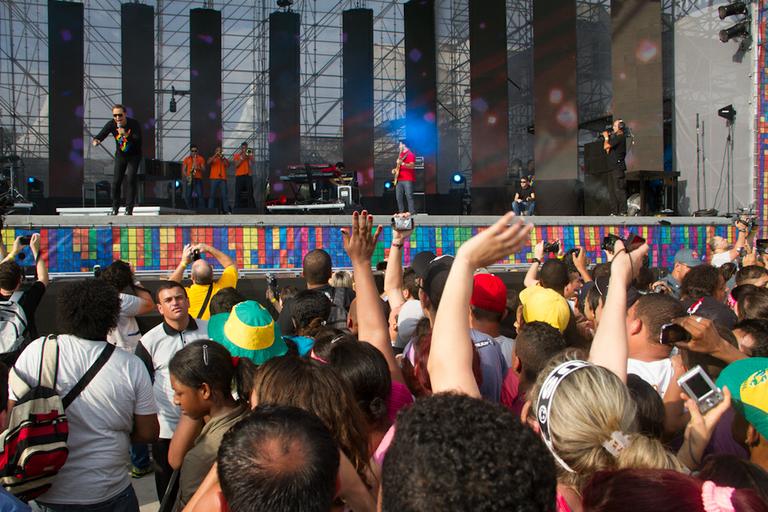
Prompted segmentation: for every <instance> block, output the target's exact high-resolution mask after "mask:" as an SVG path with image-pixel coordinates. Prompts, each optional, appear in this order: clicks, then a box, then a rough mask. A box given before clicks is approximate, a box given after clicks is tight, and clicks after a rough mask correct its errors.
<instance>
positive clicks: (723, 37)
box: [720, 19, 750, 43]
mask: <svg viewBox="0 0 768 512" xmlns="http://www.w3.org/2000/svg"><path fill="white" fill-rule="evenodd" d="M749 25H750V20H749V19H746V20H742V21H740V22H738V23H737V24H735V25H733V26H732V27H728V28H726V29H724V30H721V31H720V41H721V42H723V43H727V42H728V41H730V40H731V39H734V38H736V37H749Z"/></svg>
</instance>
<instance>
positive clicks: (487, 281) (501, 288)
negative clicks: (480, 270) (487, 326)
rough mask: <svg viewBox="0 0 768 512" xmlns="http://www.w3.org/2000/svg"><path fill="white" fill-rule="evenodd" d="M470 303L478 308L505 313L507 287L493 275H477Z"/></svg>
mask: <svg viewBox="0 0 768 512" xmlns="http://www.w3.org/2000/svg"><path fill="white" fill-rule="evenodd" d="M469 303H470V304H471V305H473V306H475V307H476V308H480V309H485V310H487V311H494V312H496V313H503V312H504V310H505V309H507V287H506V286H505V285H504V281H502V280H501V278H499V277H497V276H495V275H493V274H475V282H474V286H473V288H472V299H471V300H470V301H469Z"/></svg>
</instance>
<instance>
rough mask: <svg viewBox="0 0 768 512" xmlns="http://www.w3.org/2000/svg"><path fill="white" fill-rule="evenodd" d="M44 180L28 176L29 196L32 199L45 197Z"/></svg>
mask: <svg viewBox="0 0 768 512" xmlns="http://www.w3.org/2000/svg"><path fill="white" fill-rule="evenodd" d="M43 195H44V194H43V182H42V181H40V180H39V179H37V178H35V177H34V176H30V177H28V178H27V197H29V198H30V199H40V198H42V197H43Z"/></svg>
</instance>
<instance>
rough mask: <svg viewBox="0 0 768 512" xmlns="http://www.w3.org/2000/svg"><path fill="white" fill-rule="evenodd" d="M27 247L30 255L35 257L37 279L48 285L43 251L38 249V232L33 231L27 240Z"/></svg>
mask: <svg viewBox="0 0 768 512" xmlns="http://www.w3.org/2000/svg"><path fill="white" fill-rule="evenodd" d="M29 248H30V250H31V251H32V256H33V257H34V258H35V269H36V270H37V280H38V281H40V282H41V283H43V284H44V285H45V286H48V283H49V279H48V266H47V265H46V264H45V259H44V258H43V253H42V252H41V250H40V234H39V233H35V234H34V235H32V239H31V240H30V241H29Z"/></svg>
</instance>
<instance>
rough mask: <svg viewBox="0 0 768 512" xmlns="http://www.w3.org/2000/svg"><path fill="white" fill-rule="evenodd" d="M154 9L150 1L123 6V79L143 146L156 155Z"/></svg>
mask: <svg viewBox="0 0 768 512" xmlns="http://www.w3.org/2000/svg"><path fill="white" fill-rule="evenodd" d="M154 21H155V9H154V8H153V7H152V6H151V5H144V4H133V3H131V4H123V5H121V6H120V32H121V36H122V37H121V48H122V53H121V59H122V73H121V76H120V78H121V81H122V88H123V101H122V103H123V105H125V108H126V109H127V110H128V112H127V113H128V117H132V118H134V119H136V120H137V121H138V122H139V123H141V149H142V151H143V153H144V156H145V157H147V158H154V157H155V25H154Z"/></svg>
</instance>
